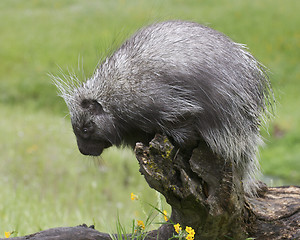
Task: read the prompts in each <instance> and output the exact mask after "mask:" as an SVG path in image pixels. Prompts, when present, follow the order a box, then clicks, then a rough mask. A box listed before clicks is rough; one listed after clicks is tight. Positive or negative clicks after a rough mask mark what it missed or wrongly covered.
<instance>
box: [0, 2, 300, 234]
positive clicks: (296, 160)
mask: <svg viewBox="0 0 300 240" xmlns="http://www.w3.org/2000/svg"><path fill="white" fill-rule="evenodd" d="M299 8H300V2H299V1H295V0H286V1H282V0H265V1H260V0H244V1H238V0H233V1H227V0H220V1H217V0H202V1H198V0H185V1H183V0H166V1H158V0H157V1H149V0H147V1H146V0H141V1H138V0H119V1H117V0H116V1H110V0H103V1H96V0H94V1H93V0H91V1H79V0H64V1H61V0H53V1H46V0H27V1H17V0H11V1H0V32H1V34H0V43H1V47H0V63H1V64H0V110H1V118H0V160H1V161H0V166H1V168H0V189H1V194H0V237H1V236H3V234H4V231H12V230H16V231H18V232H19V234H20V235H23V234H28V233H32V232H35V231H38V230H40V229H46V228H49V227H57V226H73V225H78V224H81V223H83V222H85V223H87V224H93V223H94V222H95V223H96V228H97V229H98V230H102V231H106V232H108V231H111V229H113V228H114V226H115V222H116V216H117V213H118V214H119V215H120V219H121V221H122V222H124V221H125V224H127V225H128V226H129V227H130V226H131V223H132V219H133V218H135V219H137V218H141V220H145V219H146V216H144V214H143V208H142V207H141V206H140V205H139V204H136V203H135V202H132V201H131V200H130V193H131V192H134V193H138V194H140V195H142V196H143V198H144V199H145V200H146V201H147V202H150V203H152V204H154V205H155V202H156V194H155V192H154V191H153V190H150V188H149V187H148V185H147V184H146V182H145V180H144V179H143V177H142V176H140V174H139V172H138V164H137V161H136V160H135V158H134V156H133V154H132V153H131V152H130V151H129V150H116V149H114V148H113V149H111V150H108V151H106V152H105V153H104V155H103V156H102V160H99V159H98V160H97V159H96V160H95V159H92V158H87V157H83V156H81V155H80V154H79V152H78V150H77V147H76V141H75V137H74V136H73V134H72V130H71V126H70V123H69V120H68V118H64V116H65V115H66V114H67V109H66V106H65V104H64V103H63V101H62V100H61V99H60V98H59V97H57V94H56V89H55V87H54V86H53V85H52V83H51V80H50V78H49V77H48V73H52V74H58V73H59V71H60V68H61V69H63V70H65V71H67V69H68V68H71V69H75V71H76V72H78V70H77V69H78V68H79V69H80V73H79V74H80V75H82V78H84V76H90V75H91V74H92V72H93V71H94V68H95V67H96V65H97V63H98V61H99V59H100V58H101V57H103V56H104V55H105V53H107V52H108V51H110V50H111V46H114V47H115V46H117V45H118V44H120V43H121V42H122V41H123V40H124V39H125V38H126V37H127V36H129V35H130V34H131V33H133V32H134V31H135V30H136V29H137V28H139V27H141V26H143V25H145V24H148V23H151V22H154V21H158V20H165V19H179V18H180V19H186V20H193V21H197V22H200V23H204V24H208V25H209V26H211V27H213V28H215V29H217V30H219V31H222V32H223V33H225V34H227V35H229V36H230V37H231V38H232V39H233V40H235V41H237V42H241V43H245V44H247V45H248V47H249V48H250V51H251V52H252V53H253V54H254V55H255V56H256V57H257V58H258V59H259V60H260V61H261V62H263V63H264V64H265V65H266V66H267V67H268V68H269V69H270V78H271V81H272V84H273V87H274V89H275V94H276V97H277V100H278V102H279V105H278V107H277V110H276V112H277V116H276V117H275V118H274V120H273V121H272V123H271V124H270V128H269V129H270V135H267V134H266V132H264V136H265V138H266V146H265V147H264V148H263V149H262V150H261V164H262V170H263V172H264V173H265V174H266V175H267V176H271V177H272V178H274V179H275V180H276V179H278V180H279V181H278V182H277V183H283V184H298V185H299V183H300V111H299V105H300V95H299V90H300V87H299V84H300V61H299V60H300V59H299V56H300V52H299V51H300V50H299V49H300V46H299V43H300V35H299V30H298V28H299V26H298V23H299V20H300V17H299V13H298V11H297V10H298V9H299ZM78 65H79V67H78ZM82 71H83V72H84V73H82ZM146 212H147V211H146ZM143 218H144V219H143ZM2 233H3V234H2Z"/></svg>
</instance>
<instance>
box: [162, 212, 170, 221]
mask: <svg viewBox="0 0 300 240" xmlns="http://www.w3.org/2000/svg"><path fill="white" fill-rule="evenodd" d="M163 213H164V219H165V221H166V222H167V221H168V220H169V219H168V216H167V211H166V210H164V211H163Z"/></svg>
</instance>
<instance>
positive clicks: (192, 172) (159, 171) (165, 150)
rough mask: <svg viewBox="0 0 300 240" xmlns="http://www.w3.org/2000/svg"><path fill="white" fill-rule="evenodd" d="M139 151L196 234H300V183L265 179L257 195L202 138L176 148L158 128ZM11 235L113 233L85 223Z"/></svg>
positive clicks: (175, 217) (163, 232) (150, 177)
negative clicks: (272, 184) (271, 185)
mask: <svg viewBox="0 0 300 240" xmlns="http://www.w3.org/2000/svg"><path fill="white" fill-rule="evenodd" d="M135 153H136V157H137V159H138V162H139V165H140V172H141V173H142V174H143V175H144V177H145V179H146V181H147V182H148V184H149V186H150V187H151V188H154V189H156V190H157V191H159V192H160V193H162V194H163V195H164V196H165V198H166V200H167V202H168V203H169V204H170V205H171V207H172V214H171V217H170V221H172V222H173V223H180V224H181V226H183V227H184V226H189V227H192V228H193V229H194V230H195V232H196V235H195V239H199V240H200V239H201V240H206V239H207V240H211V239H236V240H239V239H241V240H244V239H246V238H248V237H252V238H255V239H262V240H264V239H266V240H267V239H270V240H271V239H272V240H274V239H300V187H296V186H290V187H278V188H267V187H266V186H265V185H264V184H261V186H262V187H261V191H260V192H259V196H258V197H255V198H250V197H247V196H245V194H244V191H243V186H242V181H241V176H240V175H239V173H238V172H236V170H235V169H234V166H232V164H231V163H230V162H226V161H224V159H222V158H220V157H218V156H216V155H215V154H213V153H212V152H211V150H210V149H209V147H208V146H207V145H206V144H205V143H204V142H202V143H200V144H199V145H198V147H197V148H195V149H193V150H192V151H188V150H182V149H176V148H175V147H174V146H173V145H172V144H171V142H170V141H169V140H168V139H167V138H166V137H165V136H162V135H159V134H157V135H156V136H155V138H154V139H153V140H152V141H151V142H150V143H149V146H145V145H143V144H141V143H137V145H136V148H135ZM99 214H101V213H99ZM173 233H174V227H173V225H172V224H164V225H162V226H161V227H160V228H159V229H157V230H154V231H151V232H149V233H148V234H147V236H146V240H155V239H159V240H167V239H169V238H171V237H172V236H173ZM124 237H125V236H124ZM11 239H18V240H23V239H31V240H33V239H41V240H43V239H47V240H50V239H51V240H52V239H56V240H61V239H73V240H79V239H80V240H83V239H102V240H109V239H111V238H110V236H109V235H108V234H105V233H100V232H98V231H96V230H94V229H92V228H88V227H87V226H86V225H83V226H77V227H69V228H54V229H49V230H45V231H42V232H38V233H34V234H31V235H28V236H25V237H16V238H11Z"/></svg>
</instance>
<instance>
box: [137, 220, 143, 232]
mask: <svg viewBox="0 0 300 240" xmlns="http://www.w3.org/2000/svg"><path fill="white" fill-rule="evenodd" d="M137 225H138V227H140V228H141V229H143V230H144V229H145V224H144V222H143V221H142V220H137Z"/></svg>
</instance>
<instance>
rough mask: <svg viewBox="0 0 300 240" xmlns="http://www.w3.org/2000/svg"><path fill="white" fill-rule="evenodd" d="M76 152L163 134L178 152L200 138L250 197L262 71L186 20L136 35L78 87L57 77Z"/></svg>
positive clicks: (264, 102) (264, 86) (264, 94)
mask: <svg viewBox="0 0 300 240" xmlns="http://www.w3.org/2000/svg"><path fill="white" fill-rule="evenodd" d="M55 84H56V85H57V87H58V88H59V90H60V95H61V96H62V97H63V98H64V100H65V102H66V104H67V106H68V108H69V111H70V116H71V122H72V126H73V130H74V133H75V135H76V138H77V144H78V148H79V150H80V152H81V153H82V154H85V155H93V156H97V155H100V154H101V153H102V151H103V149H105V148H108V147H110V146H112V145H116V146H120V145H129V146H132V147H134V146H135V144H136V142H143V143H149V141H150V140H151V139H152V138H153V137H154V135H155V134H156V133H163V134H165V135H166V136H168V138H170V139H172V141H173V142H174V144H175V145H177V146H178V147H179V148H181V149H185V148H189V147H190V146H193V145H194V144H195V143H197V142H199V141H204V142H205V143H206V144H207V145H208V146H209V147H210V148H211V150H212V151H213V152H214V153H215V154H217V155H218V156H221V157H222V158H224V159H225V161H232V163H233V164H234V166H236V167H237V168H238V169H239V171H240V172H242V175H243V182H244V190H245V192H247V193H249V194H253V193H255V188H256V185H255V182H256V181H255V175H256V174H257V173H259V164H258V160H257V156H256V155H257V151H258V146H260V145H261V144H262V140H261V136H260V131H259V128H260V126H261V122H262V121H263V120H264V119H265V118H266V116H268V115H269V112H270V111H269V106H270V105H271V106H272V102H273V99H274V98H273V94H272V90H271V86H270V82H269V79H268V76H267V74H266V69H265V67H264V66H263V65H262V64H261V63H259V62H258V61H257V60H256V59H255V58H254V57H253V56H252V55H251V54H250V53H249V52H248V51H247V49H246V47H245V46H244V45H242V44H238V43H235V42H233V41H232V40H231V39H230V38H228V37H227V36H225V35H224V34H222V33H220V32H218V31H216V30H213V29H211V28H209V27H207V26H203V25H200V24H198V23H195V22H187V21H166V22H161V23H155V24H152V25H150V26H147V27H144V28H142V29H140V30H139V31H137V32H136V33H135V34H134V35H133V36H132V37H130V38H129V39H128V40H126V41H125V42H124V43H123V44H122V45H121V46H120V47H119V48H118V49H117V50H116V51H115V52H114V53H113V54H111V55H110V56H109V57H107V58H106V59H105V60H103V62H102V63H101V64H100V65H99V66H98V68H97V69H96V70H95V73H94V75H93V76H92V77H91V78H89V79H88V80H87V81H85V82H83V83H82V82H80V81H76V80H75V81H74V80H71V81H66V80H64V79H60V78H59V77H58V78H56V80H55Z"/></svg>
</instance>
